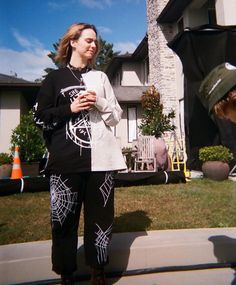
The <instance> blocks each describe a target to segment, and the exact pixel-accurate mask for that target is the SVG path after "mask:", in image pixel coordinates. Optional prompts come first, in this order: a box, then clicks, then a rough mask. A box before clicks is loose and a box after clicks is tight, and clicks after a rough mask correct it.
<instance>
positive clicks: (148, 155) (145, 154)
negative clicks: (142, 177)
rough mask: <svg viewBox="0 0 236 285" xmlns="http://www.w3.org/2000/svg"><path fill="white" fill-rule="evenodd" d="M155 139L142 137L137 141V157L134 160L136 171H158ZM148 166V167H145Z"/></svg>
mask: <svg viewBox="0 0 236 285" xmlns="http://www.w3.org/2000/svg"><path fill="white" fill-rule="evenodd" d="M154 139H155V138H154V137H153V136H140V137H139V138H138V140H137V145H136V147H137V155H136V157H135V160H134V171H135V172H139V171H140V172H141V171H156V168H157V166H156V158H155V153H154ZM145 166H146V167H145Z"/></svg>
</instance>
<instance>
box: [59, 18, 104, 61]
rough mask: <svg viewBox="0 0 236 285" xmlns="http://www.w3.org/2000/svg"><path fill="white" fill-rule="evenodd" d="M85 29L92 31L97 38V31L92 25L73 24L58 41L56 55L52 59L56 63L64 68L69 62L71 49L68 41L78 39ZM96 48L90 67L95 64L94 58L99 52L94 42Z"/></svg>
mask: <svg viewBox="0 0 236 285" xmlns="http://www.w3.org/2000/svg"><path fill="white" fill-rule="evenodd" d="M86 29H92V30H93V31H94V32H95V34H96V36H97V29H96V27H95V26H94V25H90V24H86V23H75V24H73V25H71V26H70V27H69V28H68V30H67V31H66V33H65V34H64V35H63V37H62V38H61V39H60V42H59V46H58V49H57V53H56V55H55V58H54V60H55V61H56V62H58V63H60V65H62V66H66V65H67V64H68V63H69V62H70V58H71V54H72V47H71V44H70V41H71V40H77V39H78V38H79V37H80V35H81V33H82V31H83V30H86ZM96 47H97V50H96V53H95V55H94V57H93V58H92V59H91V60H90V62H89V64H90V65H92V64H93V63H94V62H95V60H96V56H97V54H98V52H99V47H98V42H96Z"/></svg>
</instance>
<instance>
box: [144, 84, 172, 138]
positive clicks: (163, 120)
mask: <svg viewBox="0 0 236 285" xmlns="http://www.w3.org/2000/svg"><path fill="white" fill-rule="evenodd" d="M141 105H142V108H143V115H142V120H141V124H140V127H139V129H140V131H141V133H142V135H149V136H155V137H156V138H158V137H160V136H161V135H162V134H163V133H164V132H166V131H173V130H174V129H175V126H174V125H173V124H172V119H173V118H174V117H175V112H174V111H171V112H170V113H169V114H166V115H165V114H164V113H163V104H161V101H160V94H159V92H158V91H157V90H156V88H155V87H154V86H151V87H150V88H149V89H148V90H147V91H146V92H144V93H143V95H142V97H141Z"/></svg>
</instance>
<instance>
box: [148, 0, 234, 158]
mask: <svg viewBox="0 0 236 285" xmlns="http://www.w3.org/2000/svg"><path fill="white" fill-rule="evenodd" d="M146 3H147V23H148V46H149V72H150V73H149V79H150V83H151V84H154V85H155V87H156V88H157V89H158V91H159V92H160V94H161V98H162V102H163V105H164V108H165V110H166V111H169V110H170V109H174V110H175V112H176V121H175V125H176V127H177V130H176V131H177V135H178V137H184V138H185V137H186V136H189V132H190V137H188V142H189V141H190V144H191V140H192V141H193V140H194V139H195V138H193V136H197V132H198V135H199V130H200V127H201V123H200V125H199V126H198V127H197V123H196V124H195V125H194V124H193V125H190V126H189V125H188V124H189V121H187V123H186V117H187V116H189V114H188V111H186V104H189V103H186V99H187V100H190V99H189V98H187V97H186V89H187V88H188V86H187V85H190V84H188V81H187V80H186V78H185V76H184V73H183V64H182V62H181V60H180V58H179V57H178V56H177V54H176V53H175V52H174V51H173V50H172V49H171V48H169V47H168V43H170V42H171V41H173V39H174V38H175V37H176V35H177V34H179V33H181V32H183V31H184V30H185V29H186V28H190V29H194V28H197V27H200V26H203V25H209V24H210V25H220V26H232V25H236V16H235V12H234V11H235V10H236V1H235V0H147V1H146ZM186 49H187V46H186ZM197 53H198V51H196V54H197ZM193 56H194V54H193ZM188 68H191V67H188ZM199 82H200V81H199ZM199 82H198V84H199ZM189 92H190V91H189ZM195 99H196V98H195V97H191V100H195ZM196 100H197V99H196ZM209 120H210V119H209ZM210 124H211V123H209V125H210ZM213 127H214V126H213ZM195 128H196V129H195ZM204 143H206V144H210V143H211V141H210V140H208V141H207V140H205V141H204V140H203V141H201V142H200V141H198V142H197V143H195V145H196V146H197V147H200V146H201V144H202V146H203V144H204ZM192 148H193V147H192ZM191 151H192V149H191V145H190V147H189V149H188V155H190V156H191V155H192V154H191Z"/></svg>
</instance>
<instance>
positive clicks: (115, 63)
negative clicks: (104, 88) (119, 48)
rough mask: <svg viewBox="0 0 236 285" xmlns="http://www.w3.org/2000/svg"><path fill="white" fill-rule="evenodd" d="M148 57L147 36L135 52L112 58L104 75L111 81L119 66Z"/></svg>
mask: <svg viewBox="0 0 236 285" xmlns="http://www.w3.org/2000/svg"><path fill="white" fill-rule="evenodd" d="M147 56H148V37H147V34H146V35H145V37H144V38H143V39H142V41H141V42H140V43H139V45H138V46H137V48H136V50H135V51H134V52H133V53H132V54H131V53H126V54H122V55H118V56H115V57H113V59H112V60H111V62H110V63H109V65H108V66H107V68H106V71H105V72H106V74H107V76H108V77H109V79H111V78H112V77H113V75H114V73H115V72H116V71H117V69H118V68H119V67H120V66H121V64H122V63H123V62H131V61H138V60H141V59H144V58H145V57H147Z"/></svg>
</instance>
